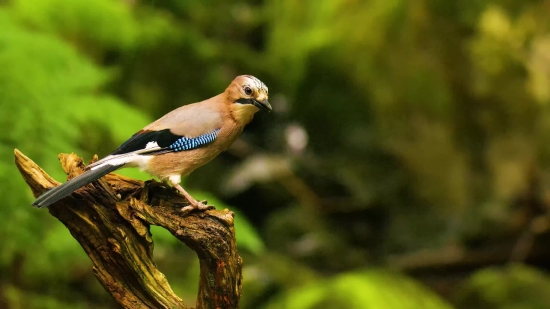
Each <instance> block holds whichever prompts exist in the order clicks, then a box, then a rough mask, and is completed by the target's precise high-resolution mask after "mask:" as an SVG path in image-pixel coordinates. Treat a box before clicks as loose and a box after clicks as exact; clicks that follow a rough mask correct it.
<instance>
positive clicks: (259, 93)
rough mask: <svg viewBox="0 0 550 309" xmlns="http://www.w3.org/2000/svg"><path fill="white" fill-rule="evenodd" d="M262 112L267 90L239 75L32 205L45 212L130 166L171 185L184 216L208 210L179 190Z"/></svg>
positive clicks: (255, 80)
mask: <svg viewBox="0 0 550 309" xmlns="http://www.w3.org/2000/svg"><path fill="white" fill-rule="evenodd" d="M260 110H263V111H266V112H271V111H272V107H271V105H270V103H269V101H268V88H267V86H266V85H265V84H264V83H263V82H262V81H260V80H259V79H258V78H256V77H254V76H252V75H239V76H237V77H236V78H235V79H234V80H233V81H232V82H231V83H230V85H229V86H228V87H227V88H226V89H225V91H224V92H222V93H221V94H218V95H216V96H214V97H212V98H210V99H207V100H204V101H201V102H197V103H192V104H187V105H183V106H181V107H179V108H176V109H174V110H173V111H171V112H169V113H167V114H166V115H164V116H162V117H161V118H159V119H158V120H156V121H154V122H152V123H151V124H149V125H147V126H145V127H144V128H143V129H141V130H139V131H138V132H137V133H135V134H134V135H132V136H131V137H130V138H129V139H128V140H126V141H125V142H124V143H122V144H121V145H120V146H119V147H118V148H117V149H115V150H114V151H113V152H112V153H110V154H109V155H107V156H106V157H104V158H102V159H101V160H98V161H96V162H93V163H91V164H89V165H88V166H86V167H85V171H84V172H83V173H82V174H80V175H78V176H77V177H74V178H72V179H71V180H69V181H67V182H65V183H63V184H61V185H59V186H57V187H54V188H52V189H50V190H48V191H46V192H45V193H43V194H42V195H40V196H39V197H38V198H37V199H36V200H35V201H34V202H33V203H32V205H33V206H35V207H37V208H42V207H47V206H49V205H51V204H53V203H55V202H57V201H59V200H61V199H63V198H65V197H66V196H68V195H70V194H71V193H72V192H74V191H75V190H77V189H79V188H81V187H83V186H85V185H87V184H89V183H91V182H93V181H95V180H97V179H99V178H101V177H103V176H105V175H107V174H108V173H111V172H113V171H115V170H118V169H121V168H127V167H137V168H139V169H140V170H142V171H144V172H146V173H148V174H149V175H151V176H154V177H157V178H159V179H160V180H161V181H162V182H163V183H164V184H170V185H172V186H173V187H174V188H175V189H176V190H177V191H179V192H180V193H181V194H182V195H183V196H184V197H185V198H186V199H187V200H188V201H189V205H188V206H185V207H183V208H182V211H184V212H189V211H192V210H194V209H199V210H205V209H210V208H211V206H208V205H206V202H205V201H202V202H199V201H197V200H196V199H195V198H193V197H192V196H191V195H190V194H189V193H187V191H185V190H184V189H183V187H182V186H181V185H180V182H181V178H182V177H184V176H187V175H189V174H190V173H191V172H193V171H194V170H196V169H197V168H199V167H201V166H203V165H204V164H206V163H208V162H210V161H211V160H212V159H214V158H215V157H216V156H217V155H219V154H220V153H221V152H223V151H225V150H227V149H228V148H229V146H231V144H233V142H234V141H235V140H236V139H237V138H238V137H239V135H240V134H241V133H242V131H243V129H244V127H245V126H246V125H247V124H248V123H250V121H252V119H253V117H254V114H255V113H256V112H258V111H260Z"/></svg>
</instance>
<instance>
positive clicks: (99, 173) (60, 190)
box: [32, 164, 124, 208]
mask: <svg viewBox="0 0 550 309" xmlns="http://www.w3.org/2000/svg"><path fill="white" fill-rule="evenodd" d="M123 165H124V164H118V165H112V164H103V165H101V166H97V167H95V168H94V169H91V170H88V171H86V172H84V173H82V174H80V175H78V176H76V177H75V178H73V179H71V180H69V181H67V182H65V183H63V184H61V185H59V186H57V187H55V188H53V189H50V190H49V191H46V192H45V193H43V194H42V195H40V196H39V197H38V198H37V199H36V201H34V203H32V205H33V206H35V207H38V208H42V207H47V206H50V205H51V204H53V203H55V202H57V201H59V200H60V199H62V198H64V197H66V196H68V195H69V194H71V193H73V191H75V190H77V189H79V188H81V187H83V186H85V185H87V184H89V183H90V182H92V181H95V180H98V179H99V178H101V177H103V176H105V175H107V174H109V173H110V172H112V171H114V170H116V169H118V168H120V167H122V166H123Z"/></svg>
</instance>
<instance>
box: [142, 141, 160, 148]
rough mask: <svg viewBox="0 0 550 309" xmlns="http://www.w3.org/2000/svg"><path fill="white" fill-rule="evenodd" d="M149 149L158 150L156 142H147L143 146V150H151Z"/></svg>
mask: <svg viewBox="0 0 550 309" xmlns="http://www.w3.org/2000/svg"><path fill="white" fill-rule="evenodd" d="M151 148H160V147H159V144H157V142H149V143H147V145H145V149H151Z"/></svg>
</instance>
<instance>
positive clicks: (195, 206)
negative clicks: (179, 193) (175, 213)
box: [181, 200, 215, 214]
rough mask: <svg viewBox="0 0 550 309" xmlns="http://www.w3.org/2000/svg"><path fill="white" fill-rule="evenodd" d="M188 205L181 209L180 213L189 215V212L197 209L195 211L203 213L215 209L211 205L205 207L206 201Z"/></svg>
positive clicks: (192, 202)
mask: <svg viewBox="0 0 550 309" xmlns="http://www.w3.org/2000/svg"><path fill="white" fill-rule="evenodd" d="M189 203H190V205H187V206H185V207H183V208H182V209H181V212H182V213H183V214H188V213H190V212H191V211H193V210H195V209H197V210H201V211H205V210H211V209H215V207H214V206H212V205H207V203H208V202H207V201H206V200H204V201H200V202H199V201H196V200H193V201H189Z"/></svg>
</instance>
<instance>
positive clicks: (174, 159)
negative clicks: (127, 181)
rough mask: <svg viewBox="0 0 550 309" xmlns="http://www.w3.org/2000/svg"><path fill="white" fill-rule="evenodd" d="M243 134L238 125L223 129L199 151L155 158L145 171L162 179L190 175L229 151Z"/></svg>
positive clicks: (173, 153) (175, 153) (186, 151)
mask: <svg viewBox="0 0 550 309" xmlns="http://www.w3.org/2000/svg"><path fill="white" fill-rule="evenodd" d="M241 132H242V127H240V126H238V125H231V126H226V127H222V128H220V131H219V133H218V136H217V137H216V139H215V140H214V141H213V142H211V143H209V144H207V145H204V146H202V147H200V148H197V149H192V150H184V151H178V152H169V153H165V154H161V155H157V156H154V157H153V158H151V160H149V161H148V162H147V167H146V168H145V169H144V170H145V171H146V172H147V173H149V174H151V175H154V176H157V177H159V178H160V179H165V178H168V177H170V176H173V175H182V176H185V175H188V174H190V173H191V172H193V171H194V170H195V169H197V168H199V167H201V166H203V165H205V164H206V163H208V162H210V161H211V160H212V159H214V158H215V157H216V156H218V155H219V154H220V153H221V152H223V151H225V150H227V148H229V146H231V144H233V142H234V141H235V140H236V139H237V138H238V137H239V135H240V133H241Z"/></svg>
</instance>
